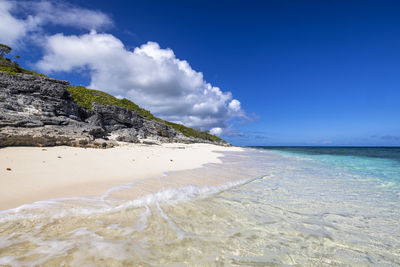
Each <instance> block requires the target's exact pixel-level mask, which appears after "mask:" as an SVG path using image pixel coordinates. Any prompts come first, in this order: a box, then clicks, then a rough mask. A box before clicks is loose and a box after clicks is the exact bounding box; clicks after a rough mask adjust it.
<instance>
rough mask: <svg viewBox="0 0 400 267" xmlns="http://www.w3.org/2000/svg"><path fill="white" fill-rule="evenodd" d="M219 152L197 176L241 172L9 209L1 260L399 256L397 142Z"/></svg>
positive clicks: (344, 260) (64, 262)
mask: <svg viewBox="0 0 400 267" xmlns="http://www.w3.org/2000/svg"><path fill="white" fill-rule="evenodd" d="M223 161H224V163H223V164H209V165H207V166H205V167H204V168H203V169H202V171H200V172H197V174H196V177H193V179H201V177H204V176H212V177H214V176H215V177H216V176H227V177H229V176H232V177H233V176H235V175H239V174H240V176H241V177H243V179H242V180H240V182H237V181H236V182H234V183H227V184H225V185H224V186H220V187H217V188H216V187H204V188H196V187H195V186H187V187H184V188H178V189H176V190H166V191H161V192H158V193H157V194H154V195H151V196H148V197H146V198H145V199H142V200H141V201H130V202H115V200H113V201H111V200H109V201H106V200H104V198H102V199H101V201H100V200H99V199H79V200H77V199H71V200H69V201H66V200H60V201H50V202H42V203H36V204H32V205H27V206H25V207H21V208H19V209H15V210H9V211H2V212H0V265H1V264H10V265H12V266H19V265H35V264H38V265H44V266H46V265H47V266H56V265H57V266H131V265H139V266H185V265H189V266H224V265H225V266H399V265H400V223H399V222H400V148H385V147H374V148H371V147H252V148H247V149H246V151H245V152H231V153H226V157H224V158H223ZM187 175H190V174H187ZM193 175H194V174H193ZM132 186H134V185H132Z"/></svg>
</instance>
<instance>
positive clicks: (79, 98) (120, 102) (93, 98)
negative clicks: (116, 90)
mask: <svg viewBox="0 0 400 267" xmlns="http://www.w3.org/2000/svg"><path fill="white" fill-rule="evenodd" d="M68 91H69V92H70V94H71V95H72V97H73V98H74V100H75V102H76V103H77V104H78V105H79V106H81V107H83V108H85V109H91V108H92V104H93V103H94V102H97V103H100V104H103V105H105V106H111V105H113V106H117V107H122V108H127V109H129V110H132V111H135V112H136V113H137V114H139V115H141V116H143V117H145V118H146V119H149V120H159V119H158V118H156V117H154V116H153V114H151V113H150V111H148V110H145V109H142V108H140V107H139V106H138V105H136V104H135V103H133V102H132V101H129V100H128V99H126V98H123V99H118V98H116V97H113V96H112V95H109V94H107V93H104V92H102V91H98V90H93V89H87V88H85V87H83V86H70V87H68Z"/></svg>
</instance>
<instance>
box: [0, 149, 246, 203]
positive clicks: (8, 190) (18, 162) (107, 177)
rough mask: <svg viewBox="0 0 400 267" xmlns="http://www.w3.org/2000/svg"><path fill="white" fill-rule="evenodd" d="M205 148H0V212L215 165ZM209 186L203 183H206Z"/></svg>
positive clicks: (212, 154) (216, 155)
mask: <svg viewBox="0 0 400 267" xmlns="http://www.w3.org/2000/svg"><path fill="white" fill-rule="evenodd" d="M241 150H242V149H241V148H238V147H222V146H215V145H209V144H190V145H187V144H177V143H174V144H162V145H144V144H123V145H121V146H118V147H115V148H111V149H90V148H76V147H65V146H62V147H7V148H2V149H0V209H9V208H15V207H18V206H20V205H23V204H28V203H32V202H35V201H40V200H47V199H53V198H64V197H78V196H98V195H102V194H104V193H105V192H106V191H107V190H108V189H109V188H112V187H114V186H118V185H121V184H125V183H128V182H131V181H134V180H137V179H143V178H147V177H149V178H151V177H160V176H162V175H163V173H165V172H169V171H177V170H187V169H193V168H198V167H201V166H202V165H203V164H206V163H219V162H220V159H219V157H221V153H218V152H223V151H241ZM208 182H209V181H208Z"/></svg>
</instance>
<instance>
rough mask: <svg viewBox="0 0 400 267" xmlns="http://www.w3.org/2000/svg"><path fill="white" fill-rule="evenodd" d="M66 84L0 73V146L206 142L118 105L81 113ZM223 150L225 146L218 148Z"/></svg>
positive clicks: (82, 109)
mask: <svg viewBox="0 0 400 267" xmlns="http://www.w3.org/2000/svg"><path fill="white" fill-rule="evenodd" d="M68 86H69V83H68V82H65V81H59V80H55V79H51V78H47V77H37V76H32V75H26V74H22V75H10V74H5V73H1V72H0V146H55V145H67V146H81V147H99V148H107V147H112V146H115V145H117V142H116V141H123V142H132V143H135V142H139V140H140V139H152V140H156V141H160V142H184V143H195V142H203V143H204V142H207V141H206V140H201V139H195V138H187V137H185V136H184V135H182V134H181V133H179V132H177V131H175V130H174V129H173V128H171V127H169V126H167V125H166V124H165V123H163V122H160V121H154V120H147V119H145V118H144V117H142V116H140V115H138V114H137V113H135V112H133V111H131V110H128V109H126V108H121V107H117V106H104V105H102V104H99V103H94V104H93V106H92V109H91V110H86V109H84V108H81V107H80V106H78V105H77V104H76V102H75V101H74V100H73V98H72V96H71V95H70V94H69V92H68V90H67V88H68ZM220 144H222V145H224V144H226V143H220Z"/></svg>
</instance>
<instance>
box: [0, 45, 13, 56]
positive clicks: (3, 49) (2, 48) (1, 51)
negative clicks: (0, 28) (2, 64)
mask: <svg viewBox="0 0 400 267" xmlns="http://www.w3.org/2000/svg"><path fill="white" fill-rule="evenodd" d="M11 50H12V49H11V47H9V46H8V45H5V44H0V57H4V56H5V55H7V54H8V53H10V52H11Z"/></svg>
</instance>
